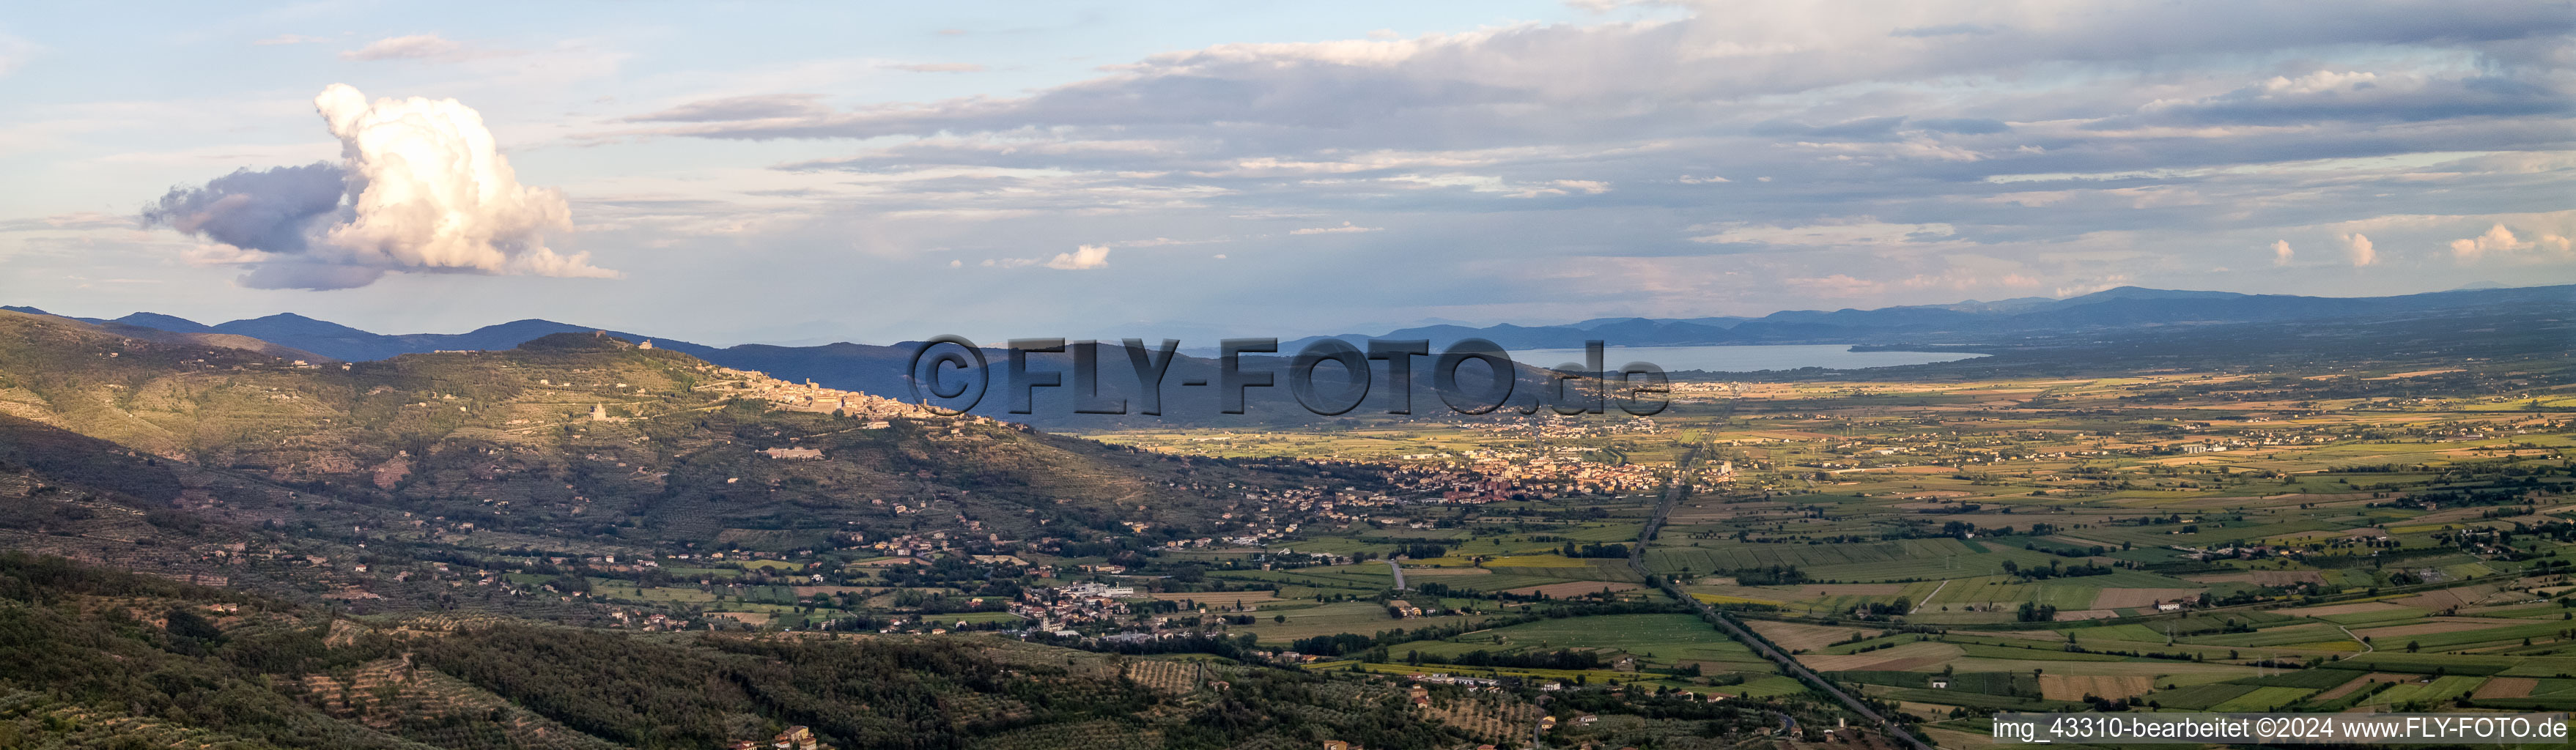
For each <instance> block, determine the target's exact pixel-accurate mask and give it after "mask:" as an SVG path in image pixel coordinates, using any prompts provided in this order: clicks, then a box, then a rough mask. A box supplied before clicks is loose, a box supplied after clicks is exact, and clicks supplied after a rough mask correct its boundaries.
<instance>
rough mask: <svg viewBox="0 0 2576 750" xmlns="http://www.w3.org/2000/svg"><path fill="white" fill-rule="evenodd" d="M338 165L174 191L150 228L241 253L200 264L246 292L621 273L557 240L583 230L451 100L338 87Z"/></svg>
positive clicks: (197, 256) (328, 97)
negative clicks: (232, 272) (550, 243)
mask: <svg viewBox="0 0 2576 750" xmlns="http://www.w3.org/2000/svg"><path fill="white" fill-rule="evenodd" d="M314 107H315V109H316V110H318V111H319V112H320V114H321V115H322V119H323V122H324V123H325V124H326V125H327V126H328V128H329V130H330V131H331V134H332V135H333V136H336V137H338V138H339V139H340V146H341V154H342V157H341V161H340V163H338V164H331V163H327V162H324V163H316V164H310V165H306V166H301V167H277V168H273V169H269V170H265V171H257V172H254V171H251V170H248V169H243V170H239V171H235V172H233V173H232V174H229V175H225V176H223V177H218V178H215V179H214V180H211V181H208V182H207V183H206V184H205V185H204V186H203V187H195V188H189V187H180V188H174V189H172V190H171V191H170V192H169V193H167V194H164V195H163V196H162V197H161V198H160V199H159V200H158V201H156V202H155V203H154V204H152V205H149V206H146V207H145V209H144V211H143V218H144V219H145V220H146V221H147V222H149V223H151V224H153V225H158V226H166V227H169V228H171V229H175V230H178V231H179V232H181V233H183V234H187V235H190V236H194V237H202V238H204V239H207V240H212V241H214V242H216V243H221V245H223V246H229V247H231V248H233V249H235V250H236V252H217V251H209V250H203V249H201V250H199V251H195V252H192V253H190V259H191V260H192V261H193V262H200V263H225V264H242V265H249V266H251V269H250V272H249V273H248V274H246V275H244V276H243V277H242V278H241V283H242V284H243V285H244V286H249V287H254V288H263V289H277V288H296V289H345V288H350V287H358V286H365V285H367V284H369V283H372V282H374V281H375V280H376V279H378V278H380V277H382V276H383V275H384V274H386V273H388V272H395V271H407V272H445V273H478V274H514V275H537V276H581V277H614V276H616V275H617V274H616V273H615V272H613V271H608V270H605V269H601V268H598V267H595V266H592V265H591V264H590V262H589V254H588V253H576V254H572V255H560V254H557V253H556V252H554V251H553V250H552V249H550V248H548V247H546V244H545V234H546V233H548V232H553V231H566V230H570V229H571V228H572V218H571V208H570V207H569V206H568V205H567V204H566V203H565V202H564V198H563V195H562V194H561V193H559V192H557V191H555V190H552V189H548V188H530V187H526V186H522V185H520V184H519V180H518V175H517V173H516V172H515V171H514V170H512V169H511V168H510V163H509V160H508V159H506V158H504V157H502V155H501V153H500V150H499V147H498V144H496V143H495V142H494V141H493V138H492V132H491V131H490V130H489V129H487V128H485V127H484V125H483V118H482V115H480V114H478V113H476V112H475V111H474V110H473V109H471V108H468V107H466V106H465V105H463V104H460V103H458V102H457V101H456V100H453V99H441V100H431V99H425V98H419V97H413V98H410V99H378V100H375V101H374V102H369V101H367V98H366V96H365V95H364V94H361V93H359V92H358V90H357V89H355V88H351V87H349V86H347V85H343V84H333V85H331V86H330V87H329V88H327V89H324V90H323V92H322V93H321V95H320V96H317V97H315V98H314Z"/></svg>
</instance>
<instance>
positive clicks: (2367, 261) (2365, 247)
mask: <svg viewBox="0 0 2576 750" xmlns="http://www.w3.org/2000/svg"><path fill="white" fill-rule="evenodd" d="M2343 250H2344V252H2345V253H2346V254H2348V255H2350V256H2352V267H2354V268H2360V267H2363V266H2368V265H2372V264H2376V263H2378V262H2379V250H2378V249H2377V248H2374V247H2372V246H2371V244H2370V238H2369V237H2367V236H2364V235H2362V234H2361V233H2360V232H2354V233H2352V234H2347V235H2344V236H2343Z"/></svg>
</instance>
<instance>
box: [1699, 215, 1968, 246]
mask: <svg viewBox="0 0 2576 750" xmlns="http://www.w3.org/2000/svg"><path fill="white" fill-rule="evenodd" d="M1693 229H1700V230H1707V229H1715V230H1717V232H1716V233H1715V234H1707V235H1701V236H1698V237H1692V238H1690V239H1691V241H1693V242H1705V243H1708V244H1712V245H1726V244H1736V243H1745V244H1756V245H1778V246H1808V247H1858V246H1872V245H1901V244H1905V243H1922V242H1936V241H1940V240H1945V239H1948V238H1950V236H1951V235H1954V234H1957V233H1958V230H1957V228H1955V227H1952V226H1950V225H1948V224H1891V223H1887V222H1882V221H1877V220H1875V219H1870V218H1867V217H1861V218H1857V219H1848V220H1841V221H1836V222H1832V223H1819V224H1811V225H1805V226H1794V227H1782V226H1759V225H1752V224H1745V223H1730V224H1724V225H1715V226H1701V227H1693Z"/></svg>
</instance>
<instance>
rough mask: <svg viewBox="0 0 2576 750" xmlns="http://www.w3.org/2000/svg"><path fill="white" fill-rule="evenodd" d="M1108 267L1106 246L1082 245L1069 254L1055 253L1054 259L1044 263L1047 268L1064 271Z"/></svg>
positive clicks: (1107, 247)
mask: <svg viewBox="0 0 2576 750" xmlns="http://www.w3.org/2000/svg"><path fill="white" fill-rule="evenodd" d="M1108 266H1109V246H1107V245H1083V246H1081V247H1077V248H1074V250H1073V252H1070V253H1056V254H1055V257H1054V258H1050V259H1048V260H1047V262H1046V267H1048V268H1055V269H1061V270H1066V271H1088V270H1091V269H1094V268H1107V267H1108Z"/></svg>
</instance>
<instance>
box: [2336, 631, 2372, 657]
mask: <svg viewBox="0 0 2576 750" xmlns="http://www.w3.org/2000/svg"><path fill="white" fill-rule="evenodd" d="M2335 629H2336V630H2341V631H2343V634H2344V637H2347V638H2351V639H2352V642H2354V643H2358V644H2361V654H2367V653H2370V652H2372V651H2377V650H2379V649H2376V648H2372V647H2371V646H2370V642H2369V641H2365V640H2362V639H2361V636H2357V635H2353V634H2352V628H2347V627H2344V626H2341V625H2336V626H2335ZM2361 654H2344V655H2342V656H2338V657H2335V661H2343V660H2345V659H2350V658H2352V657H2355V656H2360V655H2361Z"/></svg>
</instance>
